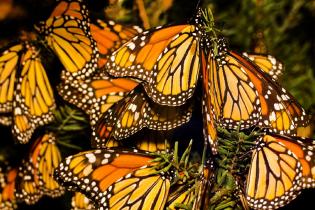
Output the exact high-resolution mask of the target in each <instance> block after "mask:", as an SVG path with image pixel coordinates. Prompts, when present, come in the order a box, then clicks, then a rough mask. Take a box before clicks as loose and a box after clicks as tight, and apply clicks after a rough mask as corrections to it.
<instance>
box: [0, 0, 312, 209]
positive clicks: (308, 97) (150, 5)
mask: <svg viewBox="0 0 315 210" xmlns="http://www.w3.org/2000/svg"><path fill="white" fill-rule="evenodd" d="M110 2H111V3H113V4H112V5H111V6H110V7H108V4H109V2H108V1H105V0H102V1H101V0H95V1H90V2H89V9H90V11H91V13H92V15H93V16H96V17H100V16H103V15H104V12H106V16H107V17H110V18H113V19H115V20H117V21H120V22H122V23H132V24H137V25H143V24H144V25H146V24H149V25H150V26H151V27H153V26H157V25H161V24H166V23H171V22H186V21H187V20H188V19H189V18H191V17H192V16H193V15H194V13H195V8H196V7H197V5H198V4H199V5H202V6H210V7H211V8H212V11H213V13H214V17H215V20H216V23H217V27H218V28H219V29H221V30H222V32H223V34H224V35H225V36H226V37H227V39H228V40H229V44H230V46H231V48H232V49H234V50H237V51H240V52H243V51H247V52H259V53H268V54H271V55H274V56H275V57H276V58H278V59H280V60H281V61H282V62H283V63H284V65H285V72H284V75H283V77H282V79H281V81H280V83H281V84H283V86H284V87H286V88H287V89H288V90H289V91H290V93H292V94H293V95H294V96H295V97H296V98H297V100H298V101H299V102H300V103H301V104H302V105H303V106H304V107H305V109H306V110H307V112H308V113H309V114H311V113H314V110H315V85H314V84H315V76H314V69H315V59H314V58H315V27H314V25H315V1H306V0H305V1H304V0H300V1H293V0H278V1H272V0H256V1H255V0H238V1H230V0H204V1H191V0H177V1H173V0H156V1H150V0H144V3H145V6H146V11H147V15H148V20H149V22H148V23H144V22H145V21H144V20H143V19H141V18H140V17H139V11H138V7H137V5H136V2H135V1H131V0H125V1H120V2H123V3H121V4H115V2H116V1H115V0H111V1H110ZM2 3H6V4H10V5H11V7H10V10H9V12H8V13H7V15H5V14H6V12H0V14H3V17H2V15H0V16H1V17H0V47H4V46H5V45H7V44H9V43H10V42H12V41H14V40H15V39H16V40H17V39H18V37H19V36H20V34H21V31H22V30H25V31H32V30H33V24H35V23H37V22H38V21H40V20H45V19H46V18H47V17H48V16H49V14H50V12H51V10H52V8H53V6H54V5H55V4H54V1H52V0H42V1H39V0H0V9H1V4H2ZM1 11H2V10H1ZM4 11H6V10H4ZM53 67H55V66H53ZM56 72H58V71H56ZM49 74H50V75H52V77H53V78H52V80H53V81H54V82H55V83H58V80H59V75H58V73H55V72H53V73H51V72H50V73H49ZM61 103H62V102H61ZM197 127H198V126H197ZM190 129H196V126H193V127H191V128H190ZM38 133H40V130H39V131H37V132H36V133H35V136H36V135H38ZM0 135H1V137H0V139H1V142H0V146H1V148H0V161H3V160H4V159H6V158H9V157H10V160H12V162H13V163H12V164H14V162H16V163H18V162H19V160H20V159H21V157H22V156H23V154H24V153H25V151H27V147H29V146H24V145H23V146H18V145H14V144H13V141H12V136H11V132H10V129H9V128H7V127H3V126H0ZM88 136H89V130H88V129H87V130H86V133H83V134H80V138H79V139H77V141H78V145H80V146H81V147H83V148H85V149H89V145H88V144H87V143H86V142H88ZM12 148H14V151H12ZM11 151H12V152H11ZM62 152H63V153H64V154H66V155H70V154H72V153H76V152H78V151H77V150H75V149H74V150H71V149H69V148H62ZM314 192H315V191H314V190H303V192H302V193H301V195H300V196H299V197H298V198H297V199H295V200H294V201H293V202H292V203H291V204H290V205H288V206H286V207H285V208H282V209H292V210H293V209H297V208H299V209H307V207H308V205H312V199H314V195H315V194H314ZM70 197H71V194H70V193H67V194H66V196H63V197H61V198H57V199H51V198H43V199H41V200H40V201H39V202H38V204H36V205H35V206H21V207H20V209H43V208H44V209H56V208H57V207H58V208H59V209H69V204H70V203H69V199H70Z"/></svg>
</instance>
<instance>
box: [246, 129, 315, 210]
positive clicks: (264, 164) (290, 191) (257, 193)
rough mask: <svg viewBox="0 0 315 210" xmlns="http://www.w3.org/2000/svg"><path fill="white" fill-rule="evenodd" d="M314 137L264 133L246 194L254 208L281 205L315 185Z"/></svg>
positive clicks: (255, 151)
mask: <svg viewBox="0 0 315 210" xmlns="http://www.w3.org/2000/svg"><path fill="white" fill-rule="evenodd" d="M314 142H315V141H314V140H311V139H302V138H298V137H287V136H281V135H276V134H270V135H264V136H263V137H261V138H260V140H259V141H258V146H257V148H256V149H254V151H253V155H252V160H251V165H250V169H249V174H248V176H247V186H246V198H247V201H248V203H249V205H250V206H251V207H252V208H254V209H262V208H272V209H275V208H279V207H281V206H284V205H286V204H288V203H289V202H291V201H292V200H293V199H295V197H296V196H297V195H298V194H299V193H300V192H301V189H302V188H309V187H314V173H313V172H314V167H315V166H314V157H313V156H314V155H313V154H314Z"/></svg>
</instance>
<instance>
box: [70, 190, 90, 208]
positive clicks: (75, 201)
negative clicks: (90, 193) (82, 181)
mask: <svg viewBox="0 0 315 210" xmlns="http://www.w3.org/2000/svg"><path fill="white" fill-rule="evenodd" d="M71 210H96V208H95V207H94V205H93V203H92V201H91V200H90V199H88V198H87V197H86V196H85V195H84V194H82V193H80V192H75V193H74V195H73V196H72V199H71Z"/></svg>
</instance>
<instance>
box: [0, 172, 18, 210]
mask: <svg viewBox="0 0 315 210" xmlns="http://www.w3.org/2000/svg"><path fill="white" fill-rule="evenodd" d="M1 176H2V180H1V187H0V189H1V193H0V208H1V209H7V210H13V209H16V208H17V204H16V197H15V195H14V189H15V179H16V176H17V168H11V167H5V168H1Z"/></svg>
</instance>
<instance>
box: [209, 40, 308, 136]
mask: <svg viewBox="0 0 315 210" xmlns="http://www.w3.org/2000/svg"><path fill="white" fill-rule="evenodd" d="M217 45H218V51H219V53H218V55H215V53H214V51H213V50H211V53H210V54H209V55H208V61H207V63H208V65H207V68H203V72H204V73H203V75H204V82H203V89H204V91H205V92H204V95H206V97H207V98H206V101H208V102H207V104H208V107H207V110H210V114H211V115H212V118H213V119H214V120H215V122H216V124H218V125H220V126H222V127H226V128H229V129H236V128H237V127H238V126H239V125H240V127H241V128H248V127H251V126H256V125H258V126H260V127H263V128H267V130H269V131H271V132H274V133H279V134H287V135H296V134H297V128H298V127H305V126H307V125H308V124H309V119H307V118H308V117H307V115H306V113H305V111H304V109H303V108H302V107H301V105H300V104H299V103H298V102H297V101H296V100H295V99H294V98H293V96H292V95H291V94H289V93H288V92H287V91H286V90H285V89H284V88H282V87H281V86H280V85H279V84H278V83H276V82H275V81H274V80H273V79H272V78H271V77H270V76H269V75H267V74H266V73H264V72H263V71H262V70H261V69H260V68H259V67H258V66H257V65H256V64H254V63H253V62H251V61H250V60H249V59H247V58H245V57H243V56H241V55H240V54H238V53H236V52H233V51H231V50H228V49H227V47H226V43H225V40H224V39H223V38H222V39H219V40H218V43H217ZM210 114H209V113H208V115H210ZM210 142H213V140H211V139H210Z"/></svg>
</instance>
